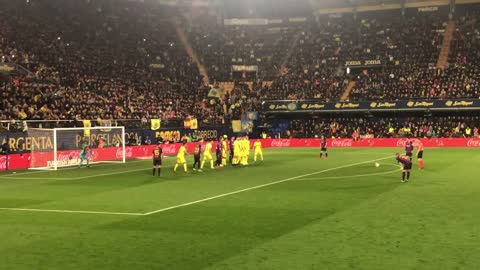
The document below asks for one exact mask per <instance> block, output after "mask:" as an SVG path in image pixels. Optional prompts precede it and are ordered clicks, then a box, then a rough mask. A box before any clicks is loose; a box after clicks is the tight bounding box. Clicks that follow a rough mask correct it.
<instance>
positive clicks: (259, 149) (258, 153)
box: [253, 140, 263, 162]
mask: <svg viewBox="0 0 480 270" xmlns="http://www.w3.org/2000/svg"><path fill="white" fill-rule="evenodd" d="M253 149H254V150H255V152H254V155H253V161H254V162H257V156H260V160H261V161H263V152H262V142H260V140H257V141H256V142H254V143H253Z"/></svg>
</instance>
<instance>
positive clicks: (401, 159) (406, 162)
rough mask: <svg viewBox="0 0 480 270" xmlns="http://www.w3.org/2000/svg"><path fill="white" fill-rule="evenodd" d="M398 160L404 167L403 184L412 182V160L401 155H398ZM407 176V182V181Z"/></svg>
mask: <svg viewBox="0 0 480 270" xmlns="http://www.w3.org/2000/svg"><path fill="white" fill-rule="evenodd" d="M395 156H396V158H395V159H396V160H397V162H398V163H400V164H401V165H402V183H405V182H408V180H410V170H411V169H412V160H410V158H409V157H407V156H401V155H400V154H399V153H397V154H396V155H395ZM405 175H406V176H407V180H405Z"/></svg>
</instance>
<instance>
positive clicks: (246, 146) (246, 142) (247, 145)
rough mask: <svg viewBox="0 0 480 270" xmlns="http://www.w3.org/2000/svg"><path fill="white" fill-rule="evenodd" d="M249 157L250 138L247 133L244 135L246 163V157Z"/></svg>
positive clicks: (246, 158)
mask: <svg viewBox="0 0 480 270" xmlns="http://www.w3.org/2000/svg"><path fill="white" fill-rule="evenodd" d="M249 158H250V139H249V138H248V135H247V136H245V163H247V165H248V159H249Z"/></svg>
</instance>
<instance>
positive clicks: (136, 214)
mask: <svg viewBox="0 0 480 270" xmlns="http://www.w3.org/2000/svg"><path fill="white" fill-rule="evenodd" d="M389 158H392V157H391V156H388V157H384V158H378V159H373V160H368V161H363V162H358V163H353V164H349V165H344V166H339V167H334V168H329V169H325V170H321V171H317V172H313V173H307V174H303V175H299V176H294V177H290V178H286V179H283V180H279V181H274V182H270V183H266V184H262V185H258V186H254V187H249V188H245V189H241V190H237V191H232V192H228V193H224V194H220V195H217V196H213V197H208V198H205V199H201V200H196V201H193V202H188V203H183V204H179V205H175V206H170V207H167V208H162V209H159V210H155V211H151V212H147V213H128V212H102V211H76V210H56V209H32V208H0V210H5V211H26V212H54V213H74V214H101V215H124V216H148V215H153V214H157V213H160V212H165V211H168V210H172V209H176V208H181V207H185V206H189V205H193V204H197V203H202V202H206V201H211V200H214V199H218V198H222V197H227V196H230V195H234V194H238V193H242V192H246V191H250V190H254V189H259V188H262V187H267V186H272V185H276V184H280V183H284V182H288V181H292V180H295V179H299V178H303V177H307V176H311V175H316V174H320V173H324V172H329V171H333V170H338V169H343V168H348V167H353V166H357V165H361V164H365V163H370V162H375V161H379V160H385V159H389ZM142 170H143V169H142ZM118 173H121V172H118ZM115 174H117V173H115ZM96 176H98V175H96ZM96 176H94V177H96Z"/></svg>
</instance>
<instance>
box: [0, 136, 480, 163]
mask: <svg viewBox="0 0 480 270" xmlns="http://www.w3.org/2000/svg"><path fill="white" fill-rule="evenodd" d="M406 140H407V139H405V138H378V139H360V140H359V141H354V140H353V139H328V140H327V146H328V147H403V146H404V145H405V142H406ZM254 141H255V140H251V142H250V144H251V145H253V142H254ZM415 141H416V142H418V141H421V142H422V143H423V146H424V147H468V148H471V147H478V148H480V138H432V139H420V140H417V139H415ZM261 142H262V147H263V148H287V147H320V139H265V140H261ZM197 144H198V143H188V144H187V152H189V153H191V152H193V149H194V147H195V145H197ZM205 144H206V143H202V145H203V146H202V148H203V149H205ZM213 144H214V146H213V149H215V145H216V142H214V143H213ZM180 145H181V144H165V145H162V149H163V154H164V155H166V156H172V155H176V153H177V152H178V149H179V148H180ZM154 148H155V145H143V146H128V147H126V148H125V157H126V158H127V159H130V158H140V157H149V156H150V155H151V154H152V151H153V149H154ZM79 153H80V150H71V151H58V156H57V162H58V164H59V165H68V164H77V162H78V155H79ZM31 158H32V155H31V153H27V154H24V155H20V154H11V155H9V156H8V165H9V169H11V170H15V169H26V168H29V167H30V161H31ZM34 158H35V161H36V166H37V167H43V166H50V165H51V164H52V162H53V160H52V159H53V153H52V152H38V153H35V156H34ZM90 159H91V161H92V162H95V161H113V160H121V159H122V148H120V147H110V148H97V149H92V150H91V153H90ZM6 161H7V157H6V156H0V170H5V168H6V163H7V162H6Z"/></svg>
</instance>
